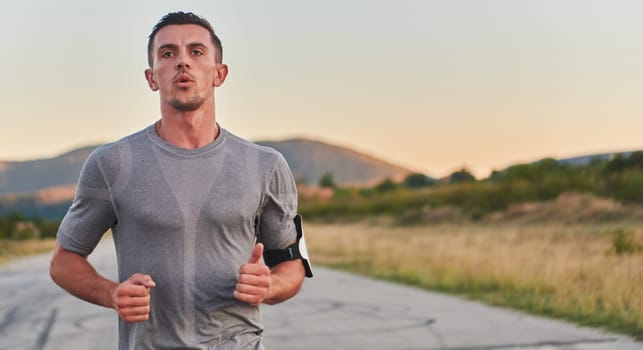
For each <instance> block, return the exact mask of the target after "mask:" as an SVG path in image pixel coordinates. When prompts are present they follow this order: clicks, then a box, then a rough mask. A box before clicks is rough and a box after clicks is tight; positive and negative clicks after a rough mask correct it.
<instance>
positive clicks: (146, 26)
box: [0, 0, 643, 177]
mask: <svg viewBox="0 0 643 350" xmlns="http://www.w3.org/2000/svg"><path fill="white" fill-rule="evenodd" d="M177 4H180V6H181V7H177ZM176 10H186V11H193V12H195V13H197V14H200V15H203V16H204V17H206V18H208V19H209V20H210V21H211V22H212V24H213V25H214V27H215V30H216V32H217V33H218V35H219V36H220V37H221V39H222V42H223V48H224V62H225V63H227V64H228V65H229V68H230V74H229V76H228V79H227V81H226V83H225V84H224V85H223V86H222V87H221V88H220V89H218V90H217V92H216V101H217V119H218V121H219V122H220V123H221V125H222V126H223V127H225V128H227V129H228V130H230V131H232V132H233V133H236V134H237V135H239V136H242V137H245V138H248V139H250V140H255V141H257V140H280V139H285V138H292V137H307V138H312V139H317V140H321V141H326V142H330V143H333V144H338V145H342V146H349V147H352V148H355V149H356V150H358V151H362V152H365V153H369V154H371V155H373V156H376V157H380V158H382V159H385V160H387V161H391V162H394V163H397V164H400V165H403V166H407V167H410V168H412V169H414V170H417V171H421V172H425V173H426V174H428V175H431V176H436V177H440V176H444V175H447V174H448V173H450V172H451V171H454V170H456V169H459V168H461V167H462V166H466V167H467V168H469V169H470V170H472V171H473V172H474V173H475V174H476V175H477V176H479V177H485V176H487V175H488V174H489V172H490V171H491V170H492V169H500V168H503V167H505V166H507V165H509V164H512V163H515V162H526V161H533V160H537V159H540V158H544V157H548V156H551V157H569V156H576V155H582V154H586V153H594V152H609V151H621V150H635V149H643V2H642V1H635V0H632V1H619V0H617V1H608V0H605V1H591V0H578V1H564V0H552V1H518V0H506V1H481V0H471V1H457V0H445V1H423V0H417V1H393V0H390V1H367V0H362V1H339V0H335V1H295V0H291V1H263V0H255V1H250V0H248V1H226V2H224V1H213V0H207V1H206V0H198V1H197V0H194V1H181V2H178V1H158V0H149V1H125V0H110V1H101V2H91V1H76V0H73V1H72V0H58V1H44V0H40V1H36V0H21V1H11V2H9V1H5V0H0V42H2V47H3V53H2V56H1V57H0V63H1V65H2V67H3V69H2V78H3V79H2V84H0V96H1V101H2V112H1V113H2V114H1V115H0V160H23V159H32V158H37V157H49V156H53V155H57V154H60V153H62V152H65V151H68V150H70V149H73V148H75V147H78V146H83V145H88V144H97V143H103V142H109V141H114V140H116V139H119V138H120V137H122V136H125V135H127V134H130V133H132V132H135V131H138V130H140V129H142V128H144V127H146V126H147V125H149V124H151V123H153V122H154V121H156V120H157V119H158V118H159V109H158V105H159V102H158V95H157V94H156V93H153V92H151V91H150V90H149V88H148V87H147V84H146V82H145V80H144V75H143V71H144V69H145V68H146V65H147V63H146V51H145V48H146V43H147V35H148V34H149V32H150V31H151V28H152V27H153V26H154V24H155V23H156V22H157V21H158V19H159V18H160V17H161V16H163V15H164V14H165V13H167V12H170V11H176Z"/></svg>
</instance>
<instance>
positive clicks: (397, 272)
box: [306, 223, 643, 340]
mask: <svg viewBox="0 0 643 350" xmlns="http://www.w3.org/2000/svg"><path fill="white" fill-rule="evenodd" d="M618 232H628V234H629V237H630V238H631V239H633V240H634V242H643V227H641V225H640V224H639V225H636V224H626V223H619V224H618V225H616V224H609V225H608V224H603V225H601V224H573V225H570V224H567V225H565V224H553V223H541V224H530V225H517V224H473V223H467V224H436V225H423V226H414V227H396V226H389V225H386V224H382V223H370V224H369V223H350V224H311V223H309V224H307V225H306V239H307V241H308V247H309V249H310V255H311V258H312V261H313V263H315V264H321V265H327V266H330V267H336V268H341V269H345V270H349V271H352V272H356V273H360V274H365V275H370V276H373V277H376V278H382V279H387V280H393V281H396V282H402V283H406V284H409V285H413V286H418V287H421V288H426V289H431V290H438V291H443V292H447V293H453V294H457V295H461V296H465V297H467V298H471V299H476V300H481V301H484V302H487V303H490V304H494V305H502V306H507V307H511V308H516V309H520V310H524V311H527V312H531V313H534V314H539V315H547V316H552V317H556V318H561V319H566V320H570V321H574V322H576V323H579V324H583V325H589V326H596V327H604V328H606V329H609V330H612V331H616V332H620V333H625V334H629V335H631V336H633V337H635V338H636V339H638V340H643V254H642V253H641V252H640V250H636V249H635V250H633V251H626V252H625V253H623V252H621V254H617V253H616V252H615V235H617V234H618ZM634 244H635V246H636V244H638V243H634Z"/></svg>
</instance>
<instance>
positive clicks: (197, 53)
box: [192, 50, 203, 56]
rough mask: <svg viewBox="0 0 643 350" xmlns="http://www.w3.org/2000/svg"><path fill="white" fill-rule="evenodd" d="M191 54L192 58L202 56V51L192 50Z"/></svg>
mask: <svg viewBox="0 0 643 350" xmlns="http://www.w3.org/2000/svg"><path fill="white" fill-rule="evenodd" d="M192 54H193V55H194V56H202V55H203V51H201V50H192Z"/></svg>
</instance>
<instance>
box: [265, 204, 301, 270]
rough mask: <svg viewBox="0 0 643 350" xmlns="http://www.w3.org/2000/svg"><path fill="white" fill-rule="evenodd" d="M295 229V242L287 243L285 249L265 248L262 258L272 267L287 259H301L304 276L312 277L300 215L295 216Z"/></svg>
mask: <svg viewBox="0 0 643 350" xmlns="http://www.w3.org/2000/svg"><path fill="white" fill-rule="evenodd" d="M295 229H296V230H297V242H295V243H293V244H291V245H289V246H288V247H286V248H285V249H267V250H264V252H263V260H264V261H265V262H266V265H268V266H269V267H273V266H275V265H277V264H279V263H282V262H284V261H289V260H296V259H301V262H302V263H303V264H304V269H305V270H306V277H308V278H310V277H313V271H312V270H311V269H310V263H309V262H308V249H307V248H306V240H305V239H304V229H303V228H302V227H301V215H296V216H295Z"/></svg>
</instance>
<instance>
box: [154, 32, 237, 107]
mask: <svg viewBox="0 0 643 350" xmlns="http://www.w3.org/2000/svg"><path fill="white" fill-rule="evenodd" d="M216 55H217V52H216V49H215V47H214V45H213V44H212V39H211V38H210V33H209V32H208V31H207V30H206V29H205V28H203V27H201V26H199V25H196V24H183V25H169V26H166V27H163V28H162V29H161V30H159V31H158V32H157V33H156V36H155V37H154V42H153V47H152V60H153V65H152V68H149V69H147V70H146V71H145V77H146V79H147V82H148V84H149V86H150V88H151V89H152V90H153V91H159V94H160V96H161V103H164V104H168V105H169V106H171V107H172V108H174V109H177V110H180V111H194V110H197V109H199V108H200V107H201V106H202V105H203V104H204V103H205V102H206V101H209V100H212V99H213V93H214V87H218V86H220V85H221V84H223V81H224V80H225V77H226V74H227V67H226V66H225V65H224V64H220V63H219V64H217V63H216V62H215V56H216ZM212 103H213V102H212Z"/></svg>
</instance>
